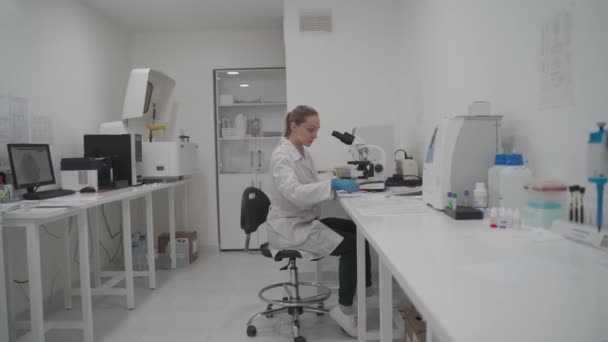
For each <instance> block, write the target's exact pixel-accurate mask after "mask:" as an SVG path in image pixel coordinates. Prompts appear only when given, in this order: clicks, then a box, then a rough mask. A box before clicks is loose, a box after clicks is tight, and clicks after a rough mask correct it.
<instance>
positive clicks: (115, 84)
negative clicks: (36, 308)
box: [0, 0, 129, 312]
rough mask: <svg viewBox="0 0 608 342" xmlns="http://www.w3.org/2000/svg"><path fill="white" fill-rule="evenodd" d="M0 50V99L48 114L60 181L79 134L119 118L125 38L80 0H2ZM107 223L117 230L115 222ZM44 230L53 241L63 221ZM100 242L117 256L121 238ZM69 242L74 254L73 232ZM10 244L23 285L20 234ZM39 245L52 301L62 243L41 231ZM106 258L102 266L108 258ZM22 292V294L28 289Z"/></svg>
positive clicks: (21, 299)
mask: <svg viewBox="0 0 608 342" xmlns="http://www.w3.org/2000/svg"><path fill="white" fill-rule="evenodd" d="M0 46H2V48H1V49H0V51H1V52H0V75H2V77H0V94H2V95H10V96H19V97H25V98H27V99H28V100H29V112H30V113H35V114H37V115H49V116H52V119H53V131H54V132H53V133H54V144H53V145H51V153H52V157H53V164H54V166H55V174H56V175H57V176H58V175H59V173H58V172H57V171H58V170H59V160H60V159H61V158H64V157H73V156H80V155H82V153H83V144H82V135H83V134H85V133H91V132H95V131H96V128H97V125H98V124H99V123H100V122H102V121H107V119H108V118H110V117H112V116H113V115H114V114H115V113H120V112H121V108H122V98H123V93H124V89H125V88H126V82H127V77H128V70H129V69H128V62H129V58H128V39H127V37H126V35H125V34H124V33H123V32H122V31H121V30H120V28H118V27H117V26H116V25H115V24H114V23H112V22H109V21H108V20H106V19H105V18H104V17H102V16H100V15H98V14H97V13H95V12H94V11H92V10H91V9H90V8H88V7H87V6H85V5H83V4H82V3H81V2H78V1H72V0H52V1H47V0H27V1H24V0H3V1H1V2H0ZM0 159H2V160H3V161H4V162H2V163H0V164H3V165H7V163H6V147H5V145H4V144H2V145H1V146H0ZM110 209H111V208H108V211H106V212H109V211H110ZM113 212H116V211H113ZM118 217H119V216H118ZM110 221H111V224H112V229H113V231H114V232H116V231H117V230H118V229H119V226H118V222H119V219H117V220H112V218H110ZM74 226H75V224H74ZM102 227H103V226H102ZM47 228H48V231H49V232H50V233H51V234H54V235H57V236H64V235H65V232H66V229H65V222H58V223H56V224H50V225H48V226H47ZM101 236H102V243H104V245H105V246H106V247H107V248H108V249H109V250H110V252H111V253H112V252H114V251H115V250H116V247H117V246H118V245H119V244H118V242H119V241H118V240H119V239H118V238H117V239H115V240H114V241H110V239H109V237H108V236H107V234H106V233H105V231H102V232H101ZM72 241H73V242H74V244H73V245H74V246H73V248H75V242H76V233H75V229H72ZM8 244H9V245H10V248H9V250H10V254H9V257H10V259H11V261H12V262H13V264H14V272H15V273H14V279H19V280H27V268H26V262H25V260H26V254H25V247H24V246H25V241H24V233H23V232H22V231H21V230H18V231H17V230H15V231H13V230H11V231H10V232H9V234H8ZM41 246H42V269H43V288H44V291H45V297H49V295H50V293H51V291H53V290H54V291H57V290H58V289H60V288H61V283H62V281H63V274H62V270H63V267H62V265H63V255H64V243H63V241H62V240H58V239H56V238H53V237H51V236H50V235H49V234H47V233H45V232H44V231H43V232H42V233H41ZM103 258H104V259H103V260H104V261H106V262H107V258H106V257H105V255H104V256H103ZM74 267H77V266H76V265H75V266H74ZM74 269H77V268H74ZM74 273H75V278H77V272H74ZM13 287H14V288H13V291H14V292H13V294H14V297H15V298H16V300H17V303H16V304H17V306H16V311H17V312H19V311H22V310H23V309H25V308H26V305H27V301H26V299H25V296H24V295H22V294H21V293H20V292H21V291H20V289H18V288H17V286H16V285H15V284H13ZM22 289H23V290H25V291H27V289H28V288H27V284H25V285H22ZM58 301H60V299H58V300H57V301H55V302H54V303H53V304H58Z"/></svg>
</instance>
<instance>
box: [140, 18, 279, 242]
mask: <svg viewBox="0 0 608 342" xmlns="http://www.w3.org/2000/svg"><path fill="white" fill-rule="evenodd" d="M131 62H132V63H131V64H132V67H133V68H137V67H151V68H155V69H158V70H161V71H163V72H164V73H166V74H167V75H170V76H171V77H172V78H173V79H175V82H176V85H175V90H174V93H173V95H174V100H175V101H176V104H177V108H178V112H177V113H178V114H177V115H178V117H177V123H176V125H177V128H178V129H180V128H185V129H186V130H187V133H188V134H189V135H190V136H191V141H195V142H197V143H198V144H199V156H198V157H199V166H200V171H201V172H200V174H199V175H197V176H196V177H195V181H194V182H193V184H192V186H191V187H190V189H189V192H190V193H189V203H188V206H189V210H190V213H191V218H192V220H191V224H192V226H191V227H187V229H196V230H197V231H198V234H199V237H198V240H199V243H200V244H202V245H218V227H217V197H216V182H217V180H216V175H215V170H216V165H215V140H214V139H215V136H214V129H215V127H214V102H213V77H212V76H213V73H212V72H213V69H220V68H247V67H282V66H285V55H284V47H283V34H282V31H280V30H259V31H242V32H229V31H223V32H191V33H150V34H138V35H135V36H134V37H133V40H132V45H131ZM177 196H180V195H179V194H178V195H177ZM159 200H161V199H159ZM161 203H162V202H161ZM159 207H160V206H159ZM166 216H167V215H166V211H164V210H156V212H155V216H154V220H155V223H157V224H159V226H163V225H166V224H167V219H166ZM177 224H178V229H180V228H181V227H182V226H183V225H184V223H183V222H180V221H179V218H178V222H177ZM161 229H162V228H161Z"/></svg>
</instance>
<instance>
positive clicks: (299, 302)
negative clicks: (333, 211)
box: [247, 242, 331, 342]
mask: <svg viewBox="0 0 608 342" xmlns="http://www.w3.org/2000/svg"><path fill="white" fill-rule="evenodd" d="M260 251H261V252H262V255H264V256H265V257H267V258H273V259H274V260H275V261H281V260H283V259H287V258H289V263H288V264H287V265H285V266H283V267H281V271H284V270H287V269H289V276H290V282H288V283H277V284H273V285H269V286H266V287H264V288H263V289H261V290H260V292H259V293H258V297H260V299H261V300H263V301H265V302H266V303H268V306H267V307H266V310H264V311H262V312H260V313H257V314H255V315H253V316H252V317H251V318H250V319H249V321H248V322H247V336H249V337H253V336H255V335H256V333H257V330H256V328H255V326H254V325H253V324H252V322H253V320H254V319H256V318H258V317H260V316H266V317H267V318H272V317H273V315H274V314H275V313H280V312H287V313H288V314H289V315H291V316H292V325H293V336H294V340H293V341H294V342H306V339H305V338H304V336H302V335H300V315H301V314H303V313H304V312H314V313H316V314H317V316H322V315H324V314H326V313H327V312H328V311H327V309H325V308H324V302H325V301H326V300H327V299H328V298H329V296H330V295H331V290H330V289H328V288H327V287H325V286H323V285H321V284H317V283H312V282H302V281H299V280H298V266H297V265H296V259H301V258H302V255H300V252H298V251H297V250H289V249H285V250H282V251H280V252H278V253H277V254H276V255H275V256H274V257H273V256H272V253H271V252H270V250H269V249H268V242H266V243H263V244H262V245H261V246H260ZM302 286H306V287H312V288H315V289H317V295H315V296H310V297H305V298H300V287H302ZM281 287H282V288H283V289H284V290H285V293H286V294H287V296H286V297H283V299H270V298H268V297H266V296H265V295H264V293H265V292H267V291H269V290H271V289H275V288H281ZM273 305H276V306H278V307H279V308H276V309H273Z"/></svg>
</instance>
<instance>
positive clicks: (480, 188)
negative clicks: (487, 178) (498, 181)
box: [473, 182, 488, 209]
mask: <svg viewBox="0 0 608 342" xmlns="http://www.w3.org/2000/svg"><path fill="white" fill-rule="evenodd" d="M487 207H488V190H487V189H486V185H485V184H484V183H483V182H477V183H475V190H473V208H478V209H479V208H487Z"/></svg>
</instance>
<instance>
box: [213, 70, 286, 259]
mask: <svg viewBox="0 0 608 342" xmlns="http://www.w3.org/2000/svg"><path fill="white" fill-rule="evenodd" d="M213 76H214V83H215V84H214V85H215V88H214V89H215V122H216V132H215V137H216V139H215V140H216V141H215V146H216V161H217V179H218V185H217V197H218V215H219V239H220V249H221V250H239V249H244V248H245V233H244V232H243V230H241V227H240V210H241V195H242V194H243V191H244V190H245V188H246V187H248V186H254V187H257V188H260V189H261V190H262V191H264V192H266V193H267V192H268V191H267V189H268V185H269V182H270V176H269V175H268V168H269V162H270V155H271V153H272V151H273V150H274V148H275V147H276V145H277V144H278V142H279V139H280V138H281V134H282V131H283V122H284V119H285V114H286V113H287V102H286V99H287V95H286V80H285V68H255V69H240V68H235V69H216V70H214V75H213ZM264 242H266V234H265V231H263V229H260V230H259V231H258V233H257V234H254V235H253V236H252V237H251V240H250V248H253V249H255V248H259V245H260V244H262V243H264Z"/></svg>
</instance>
